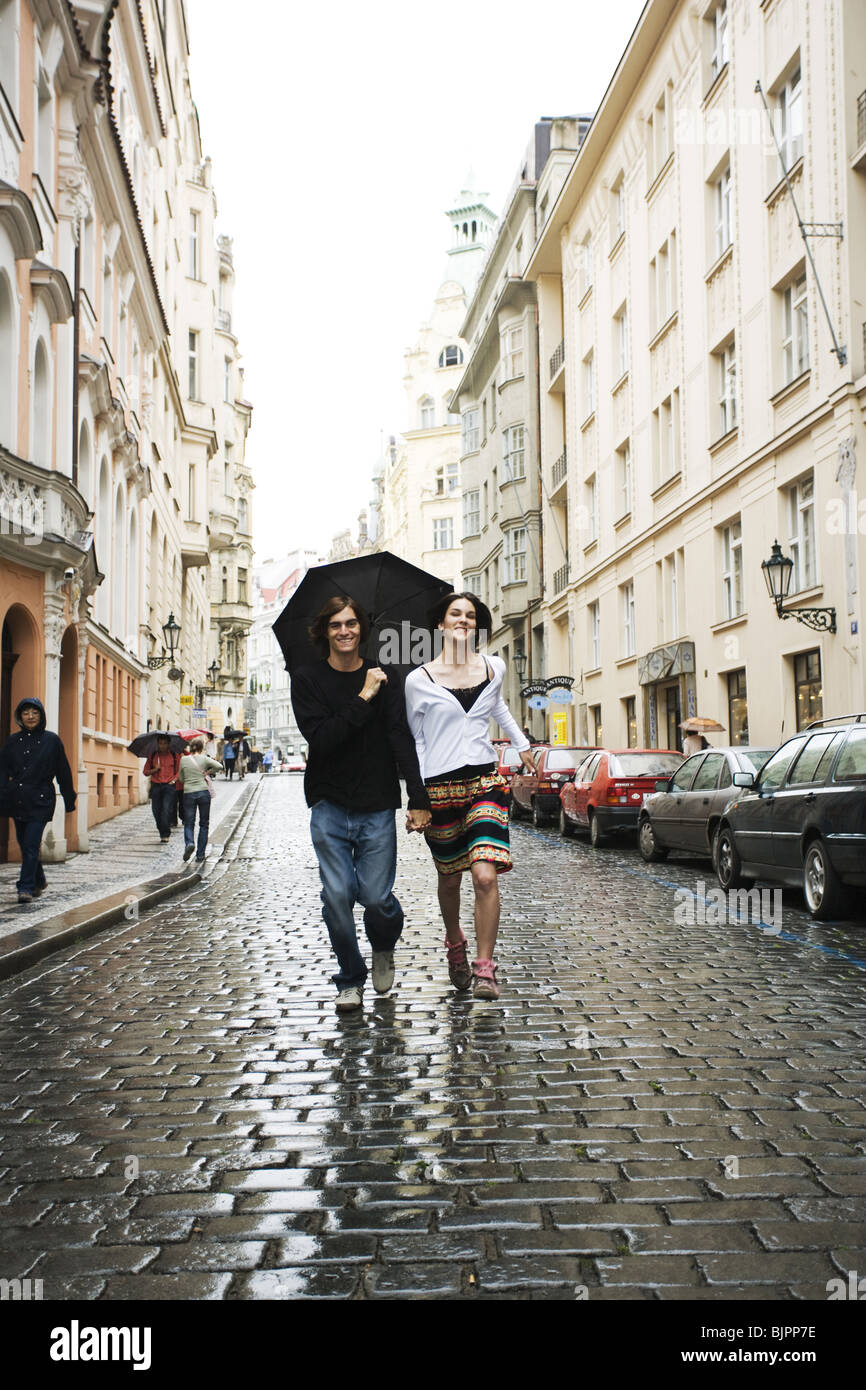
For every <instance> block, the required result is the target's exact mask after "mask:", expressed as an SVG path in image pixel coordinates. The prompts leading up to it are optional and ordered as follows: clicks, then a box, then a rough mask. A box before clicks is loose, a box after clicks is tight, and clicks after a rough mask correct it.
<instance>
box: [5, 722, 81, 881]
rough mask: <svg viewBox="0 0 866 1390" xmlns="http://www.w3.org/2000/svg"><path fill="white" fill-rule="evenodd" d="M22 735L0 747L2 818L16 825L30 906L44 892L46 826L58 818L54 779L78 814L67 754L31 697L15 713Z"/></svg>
mask: <svg viewBox="0 0 866 1390" xmlns="http://www.w3.org/2000/svg"><path fill="white" fill-rule="evenodd" d="M15 718H16V720H17V721H18V724H19V725H20V729H21V732H20V733H17V734H13V735H12V737H11V738H9V739H8V740H7V742H6V743H5V744H4V745H3V747H2V748H0V814H2V815H6V816H10V817H11V819H12V820H13V821H14V822H15V834H16V835H17V837H18V844H19V846H20V848H21V872H20V874H19V876H18V901H19V903H29V902H32V901H33V899H34V898H38V897H39V895H40V894H41V893H42V892H43V891H44V889H45V887H46V883H45V870H44V869H43V867H42V865H41V863H40V861H39V849H40V846H41V844H42V836H43V833H44V831H45V827H46V825H47V824H48V822H49V821H50V820H52V819H53V817H54V806H55V802H56V800H57V798H56V795H55V791H54V781H55V778H56V780H57V783H58V785H59V787H60V795H61V796H62V797H63V802H64V805H65V806H66V810H67V812H69V811H74V810H75V800H76V797H75V787H74V785H73V781H72V770H71V768H70V766H69V762H68V759H67V757H66V750H65V749H64V747H63V744H62V742H61V740H60V738H59V736H58V735H57V734H54V733H51V731H50V730H49V729H47V728H46V727H45V709H44V707H43V705H42V701H41V700H37V699H36V698H35V696H34V697H28V698H27V699H25V700H21V701H19V703H18V706H17V708H16V710H15Z"/></svg>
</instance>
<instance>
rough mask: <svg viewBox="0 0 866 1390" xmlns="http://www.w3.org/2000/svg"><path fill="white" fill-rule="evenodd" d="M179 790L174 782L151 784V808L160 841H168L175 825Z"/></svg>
mask: <svg viewBox="0 0 866 1390" xmlns="http://www.w3.org/2000/svg"><path fill="white" fill-rule="evenodd" d="M176 795H177V788H176V787H175V785H174V782H151V784H150V808H151V810H152V811H153V818H154V820H155V821H156V828H157V830H158V831H159V835H160V839H163V840H167V839H168V837H169V835H170V834H171V827H172V825H173V824H174V798H175V796H176Z"/></svg>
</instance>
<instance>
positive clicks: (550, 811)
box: [511, 744, 595, 826]
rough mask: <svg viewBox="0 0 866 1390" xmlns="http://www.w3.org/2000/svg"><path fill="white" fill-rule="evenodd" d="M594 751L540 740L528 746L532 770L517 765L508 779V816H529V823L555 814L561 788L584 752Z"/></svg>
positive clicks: (583, 757)
mask: <svg viewBox="0 0 866 1390" xmlns="http://www.w3.org/2000/svg"><path fill="white" fill-rule="evenodd" d="M594 751H595V750H594V749H592V748H591V747H575V746H567V745H562V744H559V745H557V746H556V747H550V746H549V745H548V744H541V745H536V747H534V748H531V749H530V752H531V753H532V756H533V758H534V759H535V771H534V772H528V771H527V769H526V768H523V767H518V769H517V771H516V772H515V774H514V776H513V777H512V779H511V819H512V820H520V819H521V817H523V816H531V817H532V824H533V825H535V826H540V825H543V824H544V822H545V821H546V820H549V819H550V818H551V817H555V816H557V815H558V814H559V793H560V790H561V788H562V787H563V786H564V785H565V783H566V782H568V781H570V780H571V778H572V777H573V776H574V774H575V772H576V770H577V768H579V767H580V765H581V763H582V762H584V761H585V759H586V755H587V753H591V752H594ZM519 756H520V755H519V754H518V758H519Z"/></svg>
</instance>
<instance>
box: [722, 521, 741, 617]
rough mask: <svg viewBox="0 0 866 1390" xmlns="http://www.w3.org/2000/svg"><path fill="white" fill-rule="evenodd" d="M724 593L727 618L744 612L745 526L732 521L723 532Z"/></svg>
mask: <svg viewBox="0 0 866 1390" xmlns="http://www.w3.org/2000/svg"><path fill="white" fill-rule="evenodd" d="M722 593H723V597H724V614H725V617H726V618H738V617H739V616H740V614H741V613H742V611H743V526H742V522H740V521H732V522H731V524H730V526H726V527H725V528H724V529H723V531H722Z"/></svg>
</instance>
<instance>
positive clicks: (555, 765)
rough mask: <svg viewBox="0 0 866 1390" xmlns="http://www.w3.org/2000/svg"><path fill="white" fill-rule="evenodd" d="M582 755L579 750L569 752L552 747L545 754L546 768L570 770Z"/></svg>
mask: <svg viewBox="0 0 866 1390" xmlns="http://www.w3.org/2000/svg"><path fill="white" fill-rule="evenodd" d="M583 756H584V755H583V753H582V752H581V751H580V750H577V751H575V752H574V753H569V752H567V751H566V750H565V749H561V748H560V749H554V750H553V751H552V752H551V753H548V755H547V770H548V772H571V771H572V769H573V768H576V767H577V765H578V763H579V762H581V761H582V759H583Z"/></svg>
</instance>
